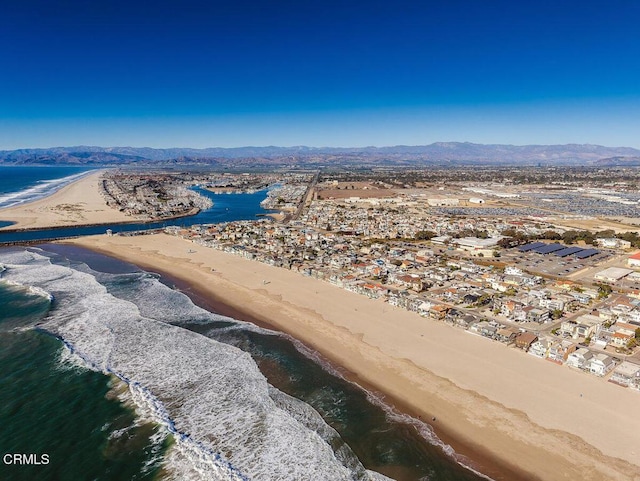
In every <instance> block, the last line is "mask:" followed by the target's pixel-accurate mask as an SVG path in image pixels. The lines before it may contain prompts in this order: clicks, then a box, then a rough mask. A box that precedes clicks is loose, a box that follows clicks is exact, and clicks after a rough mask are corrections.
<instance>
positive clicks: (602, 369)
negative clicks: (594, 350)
mask: <svg viewBox="0 0 640 481" xmlns="http://www.w3.org/2000/svg"><path fill="white" fill-rule="evenodd" d="M615 365H616V363H615V362H614V360H613V358H612V357H611V356H607V355H606V354H604V353H598V354H596V355H595V356H593V357H592V358H591V362H590V363H589V371H591V373H592V374H595V375H596V376H604V375H605V374H607V373H608V372H609V371H611V369H613V368H614V367H615Z"/></svg>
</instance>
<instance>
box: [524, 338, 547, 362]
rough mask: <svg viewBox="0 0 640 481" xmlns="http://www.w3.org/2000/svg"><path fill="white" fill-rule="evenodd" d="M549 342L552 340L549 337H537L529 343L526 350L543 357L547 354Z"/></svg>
mask: <svg viewBox="0 0 640 481" xmlns="http://www.w3.org/2000/svg"><path fill="white" fill-rule="evenodd" d="M551 344H552V342H551V340H549V339H538V340H537V341H535V342H533V343H532V344H531V347H530V348H529V351H528V352H529V354H532V355H533V356H537V357H541V358H543V359H544V358H546V357H547V356H548V355H549V348H550V347H551Z"/></svg>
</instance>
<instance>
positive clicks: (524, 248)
mask: <svg viewBox="0 0 640 481" xmlns="http://www.w3.org/2000/svg"><path fill="white" fill-rule="evenodd" d="M543 245H545V243H544V242H532V243H531V244H525V245H523V246H520V247H518V250H519V251H520V252H529V251H530V250H532V249H535V248H536V247H542V246H543Z"/></svg>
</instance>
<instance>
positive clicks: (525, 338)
mask: <svg viewBox="0 0 640 481" xmlns="http://www.w3.org/2000/svg"><path fill="white" fill-rule="evenodd" d="M537 340H538V336H536V335H535V334H534V333H533V332H528V331H527V332H521V333H520V334H518V337H516V347H517V348H519V349H522V350H523V351H525V352H527V351H528V350H529V349H530V348H531V344H533V343H534V342H536V341H537Z"/></svg>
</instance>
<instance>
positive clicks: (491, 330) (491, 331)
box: [480, 322, 498, 339]
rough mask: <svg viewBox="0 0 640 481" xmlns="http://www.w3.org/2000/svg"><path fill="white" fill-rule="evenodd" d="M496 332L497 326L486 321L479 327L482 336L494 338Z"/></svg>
mask: <svg viewBox="0 0 640 481" xmlns="http://www.w3.org/2000/svg"><path fill="white" fill-rule="evenodd" d="M497 332H498V328H497V327H496V326H493V325H491V324H489V323H488V322H487V323H486V324H483V325H482V326H481V327H480V335H481V336H484V337H488V338H490V339H495V336H496V333H497Z"/></svg>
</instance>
